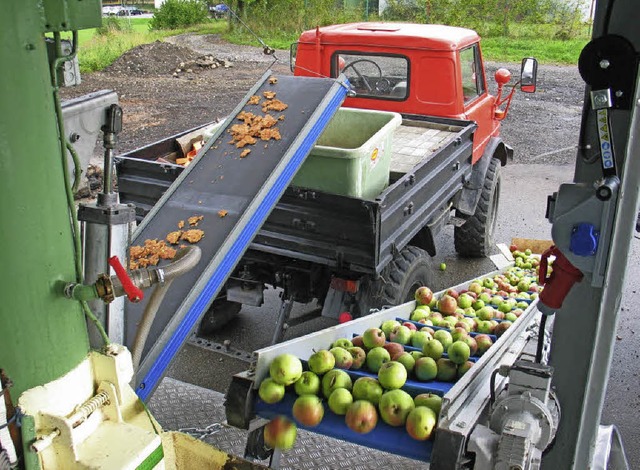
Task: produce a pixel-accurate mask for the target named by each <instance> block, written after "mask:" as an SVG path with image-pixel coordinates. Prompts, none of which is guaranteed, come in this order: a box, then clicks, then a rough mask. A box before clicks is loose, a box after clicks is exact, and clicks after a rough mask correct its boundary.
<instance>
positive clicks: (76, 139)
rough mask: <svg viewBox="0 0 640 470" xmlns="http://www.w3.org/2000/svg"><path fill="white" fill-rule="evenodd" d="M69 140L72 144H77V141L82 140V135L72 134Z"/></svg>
mask: <svg viewBox="0 0 640 470" xmlns="http://www.w3.org/2000/svg"><path fill="white" fill-rule="evenodd" d="M69 140H70V141H71V143H72V144H75V143H76V142H77V141H79V140H80V134H78V133H77V132H74V133H72V134H71V135H70V136H69Z"/></svg>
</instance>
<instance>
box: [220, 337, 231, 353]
mask: <svg viewBox="0 0 640 470" xmlns="http://www.w3.org/2000/svg"><path fill="white" fill-rule="evenodd" d="M222 345H223V346H224V349H225V350H227V351H228V350H229V347H230V346H231V340H228V339H225V340H224V341H223V342H222Z"/></svg>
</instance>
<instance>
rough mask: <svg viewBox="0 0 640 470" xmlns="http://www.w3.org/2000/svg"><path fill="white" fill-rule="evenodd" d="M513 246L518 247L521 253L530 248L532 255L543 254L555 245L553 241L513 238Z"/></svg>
mask: <svg viewBox="0 0 640 470" xmlns="http://www.w3.org/2000/svg"><path fill="white" fill-rule="evenodd" d="M511 244H512V245H515V246H517V247H518V250H520V251H524V250H526V249H527V248H528V249H530V250H531V252H532V253H536V254H542V253H543V252H544V251H546V250H547V248H549V247H551V246H552V245H553V241H552V240H537V239H535V238H512V239H511Z"/></svg>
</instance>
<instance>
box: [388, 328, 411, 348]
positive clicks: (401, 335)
mask: <svg viewBox="0 0 640 470" xmlns="http://www.w3.org/2000/svg"><path fill="white" fill-rule="evenodd" d="M411 336H412V331H411V330H410V329H409V328H408V327H406V326H404V325H400V326H396V327H395V328H394V329H393V330H392V331H391V336H389V341H391V342H393V343H400V344H409V342H410V341H411Z"/></svg>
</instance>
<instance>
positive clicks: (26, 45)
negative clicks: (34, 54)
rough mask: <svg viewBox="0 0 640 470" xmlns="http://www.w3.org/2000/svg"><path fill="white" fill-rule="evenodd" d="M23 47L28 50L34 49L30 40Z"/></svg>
mask: <svg viewBox="0 0 640 470" xmlns="http://www.w3.org/2000/svg"><path fill="white" fill-rule="evenodd" d="M24 48H25V49H26V50H28V51H33V50H35V48H36V46H35V45H34V44H31V43H30V42H28V43H27V44H25V46H24Z"/></svg>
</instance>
